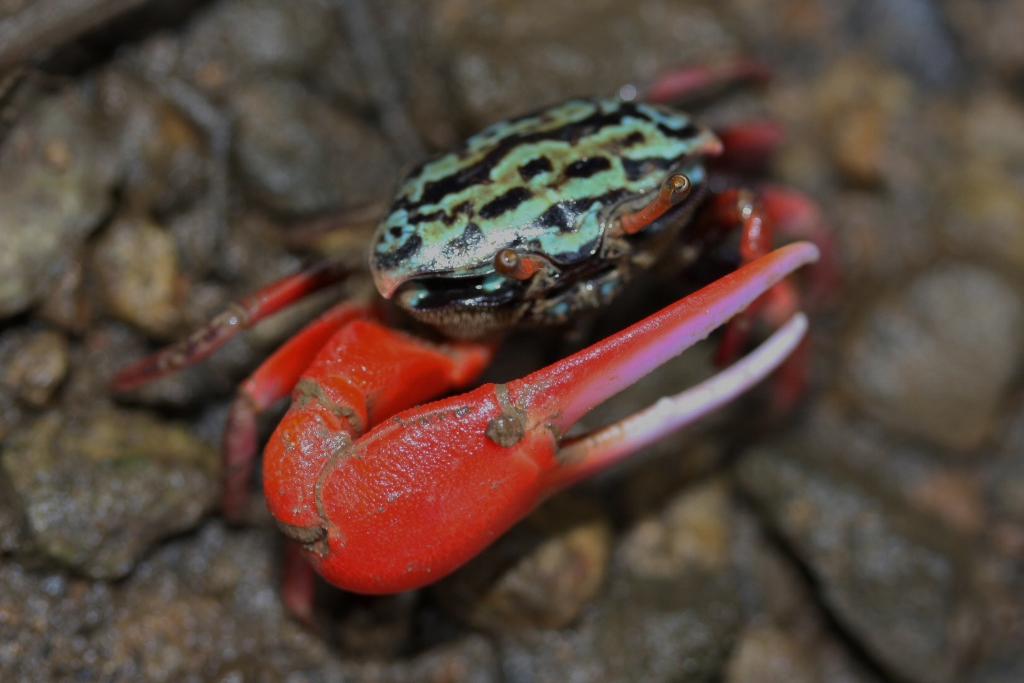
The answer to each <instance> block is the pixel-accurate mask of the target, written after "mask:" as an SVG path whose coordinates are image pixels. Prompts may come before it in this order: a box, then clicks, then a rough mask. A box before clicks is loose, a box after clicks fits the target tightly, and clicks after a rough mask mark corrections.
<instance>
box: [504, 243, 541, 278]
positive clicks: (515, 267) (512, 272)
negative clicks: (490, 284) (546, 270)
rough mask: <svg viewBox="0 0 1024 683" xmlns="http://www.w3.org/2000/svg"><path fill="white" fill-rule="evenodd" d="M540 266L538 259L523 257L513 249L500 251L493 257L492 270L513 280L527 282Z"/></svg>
mask: <svg viewBox="0 0 1024 683" xmlns="http://www.w3.org/2000/svg"><path fill="white" fill-rule="evenodd" d="M542 266H543V263H542V262H541V260H540V259H538V258H535V257H532V256H525V255H523V254H520V253H519V252H517V251H516V250H515V249H502V250H501V251H499V252H498V253H497V254H495V255H494V269H495V270H496V271H498V272H499V273H501V274H502V275H504V276H505V277H509V278H512V279H513V280H529V279H530V278H531V277H533V274H534V273H536V272H537V271H538V270H540V269H541V267H542Z"/></svg>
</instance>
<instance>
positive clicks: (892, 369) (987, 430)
mask: <svg viewBox="0 0 1024 683" xmlns="http://www.w3.org/2000/svg"><path fill="white" fill-rule="evenodd" d="M1022 349H1024V301H1022V298H1021V294H1020V291H1019V290H1018V289H1017V288H1015V287H1013V286H1012V285H1011V284H1010V283H1009V282H1007V281H1005V280H1004V279H1003V278H1001V277H999V276H997V275H995V274H994V273H992V272H990V271H988V270H984V269H982V268H979V267H977V266H974V265H970V264H967V263H963V262H946V263H943V264H940V265H939V266H937V267H935V268H934V269H932V270H930V271H928V272H926V273H925V274H923V275H921V276H919V277H918V278H916V279H915V280H914V281H913V282H912V283H911V284H910V285H909V286H908V287H907V288H906V289H904V290H902V291H900V292H898V293H897V294H895V295H894V296H892V297H890V298H888V299H884V300H882V301H881V302H879V303H878V304H876V305H875V306H874V308H872V309H871V310H870V311H869V312H868V313H867V315H866V317H865V319H864V320H863V321H862V323H861V325H860V326H859V327H858V329H857V330H856V331H855V332H854V334H853V336H852V338H851V339H850V340H849V344H848V352H847V354H846V367H845V371H846V372H845V374H846V381H845V385H846V387H847V389H848V390H849V392H850V393H851V394H852V395H853V396H854V397H855V400H856V402H857V405H858V407H859V408H860V409H861V410H863V411H864V412H866V413H868V414H869V415H872V416H874V417H876V418H877V419H879V420H881V421H882V422H884V423H885V424H887V425H889V426H891V427H892V428H894V429H897V430H900V431H903V432H906V433H909V434H914V435H917V436H921V437H924V438H926V439H928V440H929V441H931V442H933V443H935V444H937V445H939V446H943V447H948V448H955V449H964V450H966V449H971V448H975V447H977V446H978V445H980V444H981V443H982V442H983V441H984V440H985V439H986V438H987V437H988V436H989V435H990V434H991V432H992V428H993V427H994V423H995V420H996V419H997V417H998V414H999V413H998V411H999V409H1000V407H1001V404H1002V402H1003V401H1004V400H1005V398H1006V391H1007V389H1008V388H1009V386H1010V382H1011V381H1012V380H1013V377H1014V375H1015V373H1016V372H1017V370H1018V369H1019V367H1020V362H1021V355H1022Z"/></svg>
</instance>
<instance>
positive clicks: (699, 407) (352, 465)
mask: <svg viewBox="0 0 1024 683" xmlns="http://www.w3.org/2000/svg"><path fill="white" fill-rule="evenodd" d="M817 258H818V250H817V248H816V247H814V246H813V245H811V244H809V243H805V242H804V243H796V244H792V245H789V246H787V247H783V248H781V249H779V250H777V251H775V252H772V253H770V254H768V255H767V256H764V257H762V258H760V259H757V260H756V261H754V262H753V263H750V264H748V265H746V266H744V267H743V268H741V269H739V270H737V271H736V272H735V273H733V274H731V275H729V276H727V277H725V278H723V279H721V280H719V281H717V282H714V283H712V284H711V285H709V286H707V287H705V288H704V289H702V290H700V291H698V292H696V293H694V294H693V295H691V296H689V297H686V298H685V299H683V300H681V301H678V302H676V303H675V304H673V305H671V306H669V307H667V308H665V309H663V310H662V311H661V312H659V313H656V314H655V315H653V316H651V317H649V318H647V319H646V320H643V321H641V322H639V323H637V324H636V325H633V326H632V327H630V328H628V329H626V330H623V331H622V332H620V333H618V334H616V335H614V336H612V337H609V338H608V339H605V340H603V341H601V342H599V343H597V344H595V345H594V346H591V347H589V348H587V349H584V350H583V351H581V352H579V353H576V354H574V355H572V356H570V357H568V358H565V359H564V360H561V361H559V362H557V363H555V364H553V365H551V366H549V367H547V368H544V369H542V370H540V371H538V372H535V373H533V374H531V375H528V376H527V377H525V378H523V379H521V380H516V381H513V382H510V383H508V384H507V385H494V384H487V385H484V386H481V387H480V388H478V389H476V390H474V391H470V392H468V393H465V394H462V395H459V396H453V397H451V398H447V399H444V400H441V401H435V402H433V403H429V404H427V405H423V406H420V407H417V408H413V409H411V410H406V411H404V412H401V413H398V414H397V415H396V416H394V417H393V418H391V419H388V420H385V421H383V422H381V423H380V424H379V425H377V426H376V427H375V428H373V429H371V430H370V431H369V432H367V433H366V434H365V435H364V436H362V437H361V438H359V439H358V440H355V441H354V442H347V441H346V440H344V439H342V440H341V441H339V443H338V444H337V447H336V448H335V449H334V450H333V451H332V453H331V455H330V456H329V458H328V459H327V460H326V461H324V462H323V468H322V470H320V472H319V475H314V477H315V481H316V485H315V492H314V491H310V493H313V496H312V497H313V498H314V500H310V501H308V502H307V503H306V505H309V506H310V507H313V506H314V505H315V508H316V510H315V515H316V517H317V518H318V520H319V522H318V524H319V525H320V526H319V528H316V527H310V526H308V523H307V524H306V525H304V526H301V527H299V528H297V527H296V526H293V525H292V523H291V521H290V520H298V519H299V518H300V517H302V518H305V519H307V520H308V519H310V517H309V516H308V515H309V511H304V510H298V509H296V508H295V505H294V501H295V499H294V498H290V499H289V503H288V504H281V503H274V498H275V494H274V492H275V491H280V490H282V488H281V487H282V482H281V481H279V480H277V475H270V476H269V477H268V476H267V475H266V472H267V471H270V470H274V469H276V467H277V466H276V465H273V464H271V465H270V466H269V470H265V477H264V487H265V489H266V490H267V491H268V504H270V505H271V511H272V512H273V513H274V515H275V516H276V517H278V519H279V520H280V521H281V522H282V528H283V529H284V530H285V531H286V533H289V534H290V535H292V536H293V537H295V538H297V539H298V540H301V541H304V544H305V549H306V554H307V556H308V557H309V559H310V560H311V561H312V563H313V565H314V566H315V567H316V568H317V571H319V573H320V574H321V575H322V576H323V577H324V578H325V579H327V580H328V581H330V582H331V583H334V584H336V585H338V586H340V587H341V588H344V589H347V590H351V591H355V592H359V593H391V592H398V591H403V590H408V589H412V588H416V587H419V586H422V585H425V584H428V583H431V582H433V581H436V580H438V579H440V578H441V577H443V576H444V575H446V574H448V573H449V572H451V571H453V570H455V569H456V568H458V567H459V566H460V565H462V564H463V563H464V562H466V561H467V560H469V559H470V558H471V557H473V556H474V555H475V554H477V553H478V552H480V550H482V549H483V548H484V547H485V546H487V545H488V544H489V543H491V542H492V541H494V540H495V538H497V537H498V536H499V535H500V534H502V533H504V532H505V531H506V530H507V529H508V528H509V527H511V526H512V525H513V524H514V523H515V522H516V521H517V520H519V519H520V518H522V517H523V516H524V515H526V514H527V513H528V512H530V511H531V510H533V509H534V508H535V507H536V506H537V505H538V504H539V503H540V502H542V501H543V500H544V499H545V498H547V497H548V496H550V495H551V494H553V493H555V492H557V491H559V490H561V489H563V488H565V487H566V486H568V485H570V484H572V483H574V482H576V481H578V480H579V479H581V478H582V477H585V476H587V475H589V474H591V473H593V472H595V471H597V470H600V469H603V468H606V467H608V466H609V465H611V464H613V463H615V462H618V461H619V460H621V459H622V458H624V457H626V456H628V455H629V454H631V453H634V452H636V450H637V449H639V448H641V447H642V446H644V445H645V444H647V443H650V442H652V441H654V440H656V439H658V438H660V437H661V436H663V435H664V434H666V433H667V432H670V431H672V430H675V429H678V428H680V427H682V426H684V425H686V424H689V423H690V422H692V421H694V420H696V419H698V418H699V417H701V416H703V415H705V414H707V413H708V412H710V411H712V410H714V409H715V408H717V407H718V406H720V405H722V404H723V403H725V402H726V401H728V400H730V399H732V398H734V397H735V396H737V395H739V394H740V393H742V392H743V391H745V390H747V389H748V388H749V387H751V386H752V385H754V384H755V383H756V382H758V381H760V380H761V379H763V378H764V377H766V376H767V375H768V374H769V373H771V371H772V370H773V369H774V368H775V367H777V366H778V364H779V363H781V362H782V360H784V359H785V358H786V356H787V355H788V354H789V353H790V352H791V351H792V350H793V349H794V348H795V346H796V345H797V344H798V343H799V341H800V339H801V338H802V336H803V334H804V331H805V329H806V324H807V323H806V319H805V318H804V317H803V315H802V314H799V313H798V314H796V315H795V316H794V317H793V318H792V319H791V320H790V321H789V322H788V323H786V324H785V325H784V326H783V327H782V328H780V329H779V330H778V331H777V332H776V333H775V334H774V335H773V336H772V337H771V338H770V339H769V340H768V341H767V342H765V343H764V344H762V346H761V347H759V348H758V349H757V350H755V351H754V352H752V353H751V354H749V355H748V356H746V357H745V358H743V359H741V360H740V361H739V362H737V363H736V364H734V365H733V366H731V367H729V368H728V369H726V370H725V371H723V372H722V373H720V374H719V375H716V376H715V377H713V378H711V379H710V380H708V381H706V382H705V383H703V384H701V385H699V386H697V387H694V388H692V389H689V390H688V391H685V392H683V393H682V394H679V395H677V396H674V397H671V398H667V399H662V400H661V401H659V402H658V403H656V404H654V405H653V406H651V407H649V408H647V409H646V410H643V411H641V412H639V413H637V414H635V415H632V416H630V417H627V418H625V419H624V420H621V421H619V422H617V423H615V424H613V425H611V426H608V427H605V428H603V429H600V430H598V431H596V432H593V433H591V434H588V435H585V436H582V437H579V438H575V439H571V440H564V441H563V438H562V437H563V435H564V434H565V433H566V431H567V430H568V429H569V428H570V427H571V426H572V425H573V424H574V423H575V422H576V421H577V420H578V419H579V418H580V417H582V416H583V415H584V414H586V413H587V412H588V411H589V410H591V409H592V408H593V407H594V406H596V405H597V404H599V403H601V402H602V401H604V400H605V399H607V398H608V397H610V396H612V395H614V394H616V393H617V392H619V391H620V390H622V389H623V388H625V387H627V386H629V385H630V384H632V383H633V382H635V381H636V380H638V379H639V378H641V377H642V376H644V375H646V374H648V373H649V372H651V371H652V370H654V369H655V368H657V367H658V366H660V365H661V364H662V363H664V362H665V361H667V360H669V359H670V358H672V357H673V356H675V355H677V354H679V353H680V352H682V351H683V350H684V349H686V348H687V347H689V346H691V345H693V344H694V343H696V342H697V341H699V340H701V339H703V338H705V337H707V336H708V334H710V333H711V331H712V330H714V329H715V328H716V327H718V326H720V325H722V324H723V323H725V322H726V321H727V320H729V319H730V318H731V317H732V316H734V315H735V314H736V313H738V312H739V311H741V310H743V309H744V308H745V307H746V306H747V305H748V304H750V303H751V302H753V301H754V300H755V299H756V298H757V297H758V296H760V295H761V294H762V293H764V292H765V291H766V290H767V289H768V288H769V287H771V286H772V285H773V284H774V283H776V282H778V281H779V280H781V279H782V278H784V277H786V276H787V275H788V274H790V273H792V272H793V271H794V270H796V269H797V268H799V267H800V266H802V265H804V264H806V263H810V262H812V261H814V260H816V259H817ZM303 449H305V447H303ZM270 452H271V451H270V449H269V448H268V457H270ZM282 455H283V457H287V456H286V454H282ZM295 456H296V457H298V453H296V454H295ZM275 457H277V456H275Z"/></svg>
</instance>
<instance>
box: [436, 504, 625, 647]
mask: <svg viewBox="0 0 1024 683" xmlns="http://www.w3.org/2000/svg"><path fill="white" fill-rule="evenodd" d="M610 544H611V530H610V528H609V525H608V521H607V520H606V519H605V518H604V515H603V514H601V512H600V510H599V509H598V508H596V507H595V506H594V505H592V504H591V503H589V502H587V501H586V500H585V499H581V498H579V497H576V496H560V497H558V498H555V499H554V500H552V501H551V502H550V503H547V504H546V505H544V506H543V507H541V508H540V509H539V510H537V512H535V513H533V514H532V515H531V516H530V517H527V518H526V520H524V521H523V522H522V523H521V524H519V525H518V526H516V527H515V528H514V529H512V531H510V532H509V533H508V534H506V535H505V536H504V537H502V538H501V539H499V540H498V541H497V542H496V543H495V544H494V545H493V546H491V547H490V548H488V549H487V550H485V551H484V552H483V553H481V555H479V556H478V557H476V558H475V559H473V560H471V561H470V562H469V563H468V564H467V565H466V566H465V567H464V568H462V569H460V570H459V571H457V572H456V573H455V574H453V575H452V576H451V577H449V578H447V579H445V580H444V581H442V582H441V583H439V584H438V585H437V586H436V587H435V591H436V594H437V595H438V599H439V600H440V601H441V603H442V604H443V605H444V606H445V607H446V608H447V609H449V610H450V611H452V612H453V613H454V614H456V615H457V616H458V617H459V618H460V619H462V620H464V621H466V622H467V623H469V624H471V625H473V626H476V627H477V628H483V629H487V630H491V631H499V632H501V631H508V630H515V629H522V628H527V627H533V628H563V627H565V626H567V625H568V624H570V623H571V622H573V621H574V620H575V619H576V618H577V617H578V616H579V614H580V611H581V610H582V609H583V608H584V606H585V605H587V604H588V603H589V602H590V601H591V600H592V599H593V598H594V597H595V596H596V595H597V592H598V590H599V589H600V587H601V585H602V583H603V581H604V577H605V572H606V569H607V565H608V558H609V554H610Z"/></svg>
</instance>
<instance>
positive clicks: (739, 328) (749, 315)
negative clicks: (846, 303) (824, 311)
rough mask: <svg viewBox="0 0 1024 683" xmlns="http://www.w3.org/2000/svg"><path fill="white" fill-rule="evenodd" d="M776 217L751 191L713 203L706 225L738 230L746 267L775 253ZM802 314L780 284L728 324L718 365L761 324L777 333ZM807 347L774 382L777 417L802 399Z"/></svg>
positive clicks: (730, 193) (786, 283) (787, 286)
mask: <svg viewBox="0 0 1024 683" xmlns="http://www.w3.org/2000/svg"><path fill="white" fill-rule="evenodd" d="M778 215H779V214H778V213H776V215H775V216H773V215H772V213H771V212H769V211H767V210H766V208H765V206H764V203H763V201H762V197H761V196H760V195H758V194H757V193H755V192H753V191H751V190H747V189H729V190H725V191H723V192H719V193H717V194H715V195H714V196H713V197H712V198H711V201H710V202H709V204H708V207H707V208H706V209H705V213H704V215H703V216H702V219H703V220H707V221H709V222H711V223H713V224H718V225H722V226H729V225H736V226H739V227H740V244H739V253H740V264H741V265H746V264H749V263H753V262H754V261H756V260H757V259H759V258H761V257H762V256H765V255H766V254H768V253H769V252H770V251H771V249H772V242H773V238H774V235H775V218H776V216H778ZM819 251H820V250H819ZM799 308H800V295H799V293H798V292H797V289H796V287H795V285H794V284H793V283H792V282H791V281H790V280H788V279H787V280H782V281H780V282H778V283H776V284H775V285H773V286H772V287H771V288H769V289H768V290H767V291H766V292H765V293H764V294H763V295H761V296H760V297H758V299H757V300H756V301H754V302H753V303H752V304H751V305H750V306H748V307H747V309H746V310H745V311H743V312H742V313H740V314H739V315H737V316H736V317H735V318H733V319H732V320H731V321H730V322H729V324H728V325H727V326H726V328H725V334H724V335H723V337H722V341H721V343H720V345H719V347H718V352H717V354H716V357H715V362H716V363H717V364H718V365H720V366H725V365H727V364H729V363H731V362H733V361H734V360H735V359H736V358H737V357H739V355H740V354H741V353H742V352H743V350H744V347H745V346H746V344H747V343H748V340H749V338H750V335H751V333H752V331H753V329H754V328H755V326H756V325H757V324H758V323H759V322H761V323H764V324H766V325H767V326H768V327H769V328H770V329H777V328H779V327H780V326H781V325H782V324H783V323H784V322H785V321H786V320H789V319H790V318H791V317H792V316H793V314H794V313H796V311H797V310H798V309H799ZM808 343H809V342H807V341H806V340H804V341H803V342H802V343H801V345H800V348H798V349H797V350H796V351H795V352H794V353H793V354H792V355H791V356H790V357H789V358H788V359H787V360H786V362H785V363H784V364H783V365H782V367H780V368H779V372H778V374H777V375H776V377H775V381H774V382H773V385H772V388H771V392H772V398H771V405H772V408H773V410H775V411H776V412H777V413H779V414H785V413H787V412H789V411H790V410H791V409H792V408H794V407H795V405H796V404H797V403H798V402H799V400H800V398H801V397H802V396H803V394H804V391H805V389H806V384H807V369H806V365H807V361H808V358H807V344H808Z"/></svg>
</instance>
